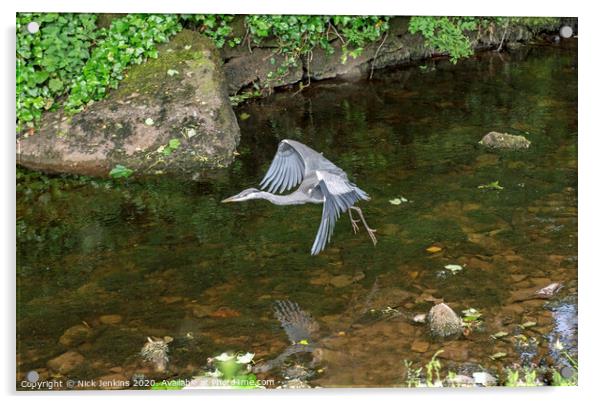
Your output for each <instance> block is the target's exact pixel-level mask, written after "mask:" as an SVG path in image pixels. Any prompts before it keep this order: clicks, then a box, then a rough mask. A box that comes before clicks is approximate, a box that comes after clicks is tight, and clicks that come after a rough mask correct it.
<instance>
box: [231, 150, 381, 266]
mask: <svg viewBox="0 0 602 404" xmlns="http://www.w3.org/2000/svg"><path fill="white" fill-rule="evenodd" d="M298 184H300V185H299V187H298V188H297V190H296V191H294V192H293V193H290V194H288V195H276V194H273V193H272V192H273V191H277V192H279V193H282V192H283V191H288V190H289V189H291V188H292V187H294V186H296V185H298ZM260 185H261V187H262V189H264V188H266V187H268V192H264V191H260V190H258V189H256V188H249V189H245V190H244V191H242V192H241V193H239V194H238V195H234V196H231V197H229V198H226V199H224V200H223V201H222V202H242V201H248V200H250V199H266V200H268V201H270V202H272V203H273V204H275V205H301V204H305V203H322V204H323V205H324V207H323V210H322V221H321V222H320V227H319V229H318V234H317V235H316V239H315V241H314V244H313V246H312V248H311V254H312V255H317V254H318V253H320V251H322V250H324V248H325V246H326V243H327V242H328V241H330V237H331V236H332V232H333V231H334V224H335V222H336V221H337V219H338V218H339V216H340V215H341V213H343V212H346V211H347V212H349V218H350V219H351V225H352V226H353V231H354V232H357V230H358V229H359V226H358V225H357V224H358V223H359V222H360V221H361V222H362V223H363V225H364V227H365V228H366V231H367V232H368V235H369V236H370V239H371V240H372V242H373V243H374V245H376V236H375V235H374V233H375V232H376V230H374V229H371V228H370V227H369V226H368V224H367V223H366V219H364V214H363V213H362V210H361V209H360V208H358V207H357V206H354V204H355V203H357V202H358V201H360V200H366V201H367V200H370V197H369V196H368V194H366V193H365V192H364V191H362V190H361V189H360V188H359V187H357V186H356V185H355V184H353V183H352V182H350V181H349V179H348V178H347V174H346V173H345V172H344V171H343V170H342V169H340V168H339V167H337V166H336V165H334V164H333V163H332V162H331V161H330V160H328V159H326V158H325V157H324V156H322V154H320V153H318V152H317V151H315V150H313V149H311V148H310V147H308V146H306V145H304V144H302V143H299V142H297V141H294V140H288V139H285V140H283V141H281V142H280V144H279V145H278V151H277V152H276V156H275V157H274V160H273V161H272V164H271V165H270V168H269V169H268V172H267V173H266V175H265V177H264V178H263V180H262V181H261V184H260ZM352 210H354V211H356V212H357V213H358V215H359V219H355V218H354V217H353V215H352V214H351V211H352Z"/></svg>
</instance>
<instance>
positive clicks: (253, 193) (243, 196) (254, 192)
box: [222, 188, 261, 203]
mask: <svg viewBox="0 0 602 404" xmlns="http://www.w3.org/2000/svg"><path fill="white" fill-rule="evenodd" d="M260 192H261V191H260V190H258V189H257V188H249V189H245V190H244V191H242V192H241V193H239V194H236V195H234V196H231V197H229V198H226V199H224V200H223V201H222V203H226V202H242V201H248V200H250V199H258V198H259V194H260Z"/></svg>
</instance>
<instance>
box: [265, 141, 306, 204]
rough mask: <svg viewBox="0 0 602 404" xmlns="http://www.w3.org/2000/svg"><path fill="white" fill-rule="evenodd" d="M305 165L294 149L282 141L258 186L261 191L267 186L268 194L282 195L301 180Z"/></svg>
mask: <svg viewBox="0 0 602 404" xmlns="http://www.w3.org/2000/svg"><path fill="white" fill-rule="evenodd" d="M304 172H305V163H304V162H303V158H302V157H301V155H300V154H299V152H298V151H297V150H295V148H294V147H292V146H291V145H290V144H288V143H287V142H286V140H283V141H282V142H280V144H279V145H278V151H276V155H275V156H274V160H272V164H271V165H270V168H269V169H268V172H267V173H266V174H265V177H263V180H261V183H260V184H259V185H260V186H261V189H265V188H266V187H268V186H269V188H268V192H274V191H275V190H277V192H279V193H282V192H283V191H285V190H286V191H288V190H289V189H291V188H292V187H294V186H296V185H298V184H299V183H300V182H301V181H302V180H303V174H304Z"/></svg>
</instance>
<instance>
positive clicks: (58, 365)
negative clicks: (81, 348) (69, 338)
mask: <svg viewBox="0 0 602 404" xmlns="http://www.w3.org/2000/svg"><path fill="white" fill-rule="evenodd" d="M84 360H85V358H84V357H83V356H82V355H81V354H80V353H78V352H75V351H68V352H65V353H64V354H62V355H59V356H57V357H56V358H54V359H51V360H49V361H48V367H49V368H50V369H52V370H54V371H55V372H58V373H60V374H63V375H65V374H68V373H69V372H71V371H72V370H73V369H75V368H76V367H78V366H79V365H81V364H83V363H84Z"/></svg>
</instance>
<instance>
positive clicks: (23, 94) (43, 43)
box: [16, 13, 102, 130]
mask: <svg viewBox="0 0 602 404" xmlns="http://www.w3.org/2000/svg"><path fill="white" fill-rule="evenodd" d="M32 21H35V22H37V23H38V24H40V30H39V31H38V32H37V33H35V34H31V33H29V32H28V31H27V28H26V27H27V24H28V23H30V22H32ZM99 35H102V31H99V30H97V29H96V16H95V15H93V14H57V13H19V14H17V55H16V56H17V75H16V79H17V88H16V101H17V129H18V130H21V129H23V128H24V127H33V125H34V123H35V122H36V121H37V120H38V119H39V118H40V116H41V114H42V111H44V110H48V109H52V108H53V106H54V104H55V101H56V100H57V99H58V98H60V97H62V96H63V95H65V93H66V92H67V90H68V88H67V83H69V82H70V81H71V79H72V77H74V76H75V75H77V74H78V73H79V72H80V71H81V69H82V67H83V65H84V63H85V62H86V60H87V59H88V57H89V51H88V49H89V48H90V47H91V46H92V44H93V43H94V41H95V40H96V39H97V37H98V36H99Z"/></svg>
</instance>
